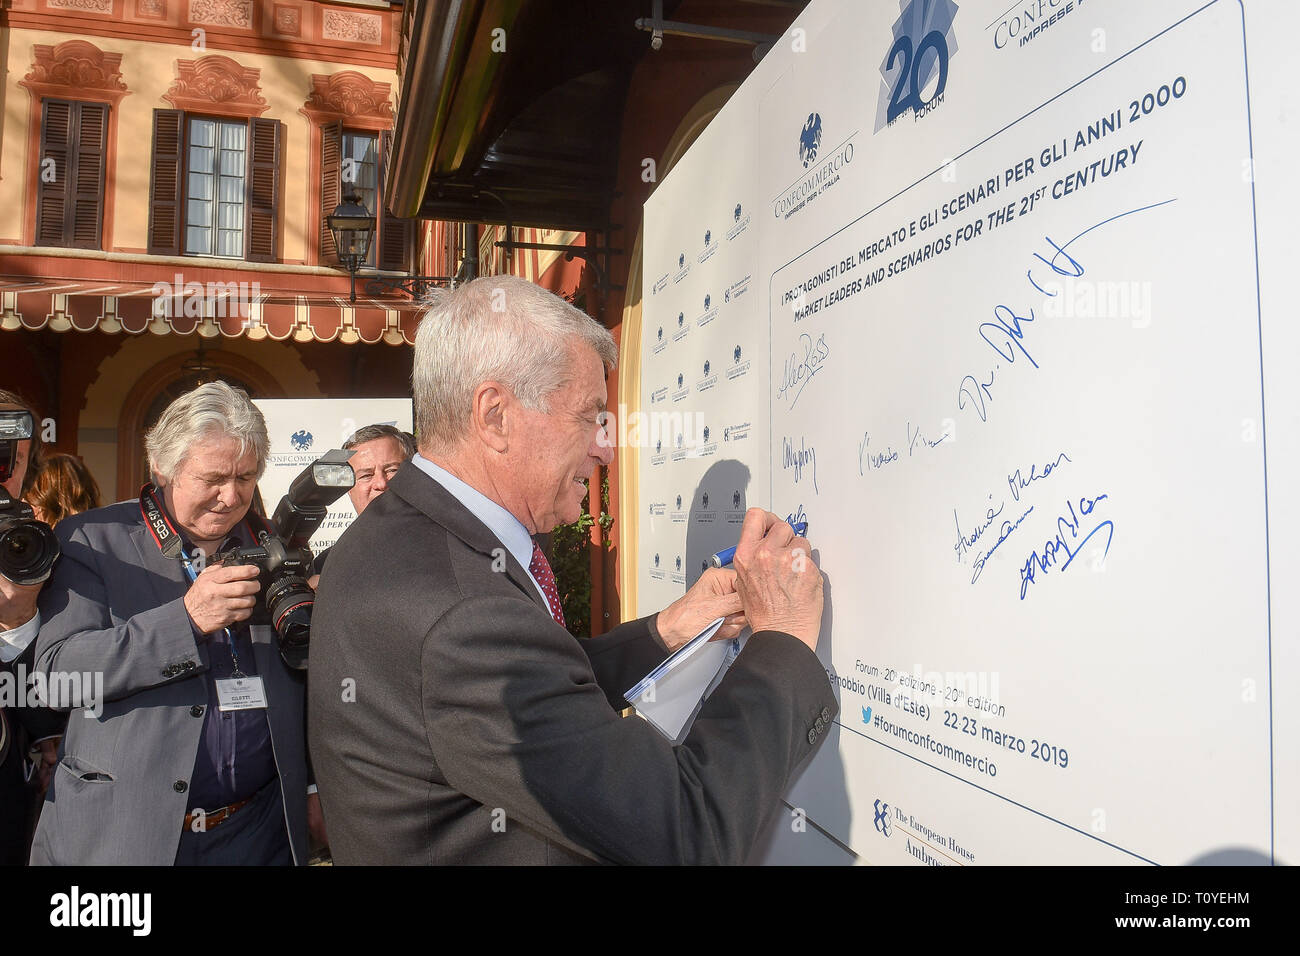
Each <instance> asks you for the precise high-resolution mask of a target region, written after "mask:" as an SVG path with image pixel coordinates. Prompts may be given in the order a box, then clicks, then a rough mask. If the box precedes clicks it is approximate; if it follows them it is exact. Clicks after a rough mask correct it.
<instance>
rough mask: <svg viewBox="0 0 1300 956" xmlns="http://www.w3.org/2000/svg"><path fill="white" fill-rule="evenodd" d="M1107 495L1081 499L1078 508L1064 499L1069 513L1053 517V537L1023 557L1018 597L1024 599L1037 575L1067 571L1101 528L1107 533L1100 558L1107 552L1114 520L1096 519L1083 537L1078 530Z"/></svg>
mask: <svg viewBox="0 0 1300 956" xmlns="http://www.w3.org/2000/svg"><path fill="white" fill-rule="evenodd" d="M1107 497H1109V496H1108V495H1098V496H1097V497H1096V498H1087V497H1084V498H1080V499H1079V506H1078V511H1076V510H1075V505H1074V501H1072V500H1071V501H1067V502H1066V504H1067V505H1068V506H1069V508H1068V512H1069V513H1068V515H1067V514H1064V513H1063V514H1061V515H1060V516H1059V517H1058V518H1057V519H1056V537H1054V538H1052V539H1051V540H1049V541H1047V542H1046V543H1045V544H1044V545H1043V547H1042V549H1041V550H1039V549H1035V550H1034V551H1031V552H1030V554H1029V557H1028V558H1026V559H1025V563H1024V565H1023V566H1022V567H1021V568H1020V600H1022V601H1023V600H1024V599H1025V595H1026V594H1027V593H1028V592H1029V586H1030V585H1031V584H1033V583H1034V581H1035V579H1036V578H1037V576H1038V575H1039V574H1046V573H1047V572H1048V570H1050V569H1051V568H1056V569H1057V570H1058V571H1064V570H1066V569H1067V568H1068V567H1069V566H1070V565H1071V564H1072V563H1074V559H1075V558H1076V557H1078V554H1079V552H1080V551H1081V550H1082V549H1083V546H1084V545H1085V544H1087V543H1088V541H1089V540H1091V539H1092V538H1093V536H1095V535H1097V534H1100V533H1101V532H1102V531H1103V530H1104V531H1105V532H1106V549H1105V550H1104V551H1103V552H1102V554H1101V557H1102V558H1103V559H1104V558H1105V557H1106V555H1107V554H1109V553H1110V543H1111V541H1112V540H1113V539H1114V537H1115V523H1114V522H1113V521H1110V520H1106V521H1101V522H1098V524H1097V525H1096V527H1094V528H1093V529H1092V530H1091V531H1089V532H1088V533H1087V534H1086V535H1084V536H1083V538H1082V539H1080V537H1079V532H1080V529H1081V528H1082V527H1083V524H1084V521H1083V519H1084V518H1087V517H1088V516H1089V515H1091V514H1092V512H1093V511H1094V510H1095V509H1096V508H1097V506H1098V505H1099V504H1100V503H1101V502H1103V501H1105V500H1106V498H1107ZM1067 535H1068V537H1067ZM1062 555H1064V556H1065V560H1064V561H1062V560H1061V556H1062Z"/></svg>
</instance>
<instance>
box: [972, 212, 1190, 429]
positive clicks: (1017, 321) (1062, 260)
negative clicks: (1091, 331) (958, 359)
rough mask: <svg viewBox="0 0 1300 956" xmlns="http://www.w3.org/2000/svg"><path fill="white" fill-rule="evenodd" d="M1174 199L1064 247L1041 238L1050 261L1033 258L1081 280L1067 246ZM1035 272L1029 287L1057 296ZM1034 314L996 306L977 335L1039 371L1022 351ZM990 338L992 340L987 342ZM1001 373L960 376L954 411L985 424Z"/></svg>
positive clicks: (1008, 358)
mask: <svg viewBox="0 0 1300 956" xmlns="http://www.w3.org/2000/svg"><path fill="white" fill-rule="evenodd" d="M1176 201H1177V200H1176V199H1165V200H1162V201H1160V202H1156V203H1150V204H1149V205H1146V206H1139V207H1138V208H1136V209H1130V210H1128V211H1127V212H1121V213H1119V214H1118V215H1114V216H1111V217H1109V218H1107V219H1103V220H1102V221H1101V222H1099V223H1096V224H1094V225H1091V226H1089V227H1088V228H1087V229H1085V230H1083V232H1081V233H1079V234H1078V235H1077V236H1075V237H1074V238H1073V239H1071V240H1070V241H1069V242H1067V243H1065V244H1063V245H1062V244H1060V243H1058V242H1056V240H1054V239H1053V238H1052V237H1051V236H1044V237H1043V239H1044V240H1045V241H1046V242H1047V244H1048V246H1050V247H1051V250H1050V251H1051V255H1050V258H1049V257H1048V256H1045V255H1043V254H1042V253H1039V252H1035V253H1033V257H1034V258H1035V259H1037V260H1038V261H1039V262H1041V263H1042V264H1043V265H1045V266H1047V268H1049V269H1051V270H1052V272H1053V273H1054V274H1056V275H1058V276H1068V277H1070V278H1075V279H1077V278H1079V277H1081V276H1082V275H1083V274H1084V272H1085V269H1084V267H1083V263H1082V262H1080V261H1079V259H1077V258H1075V256H1073V255H1071V254H1070V252H1069V251H1068V250H1069V248H1070V246H1072V245H1073V244H1074V243H1076V242H1078V241H1079V240H1080V239H1082V238H1083V237H1084V236H1086V235H1087V234H1088V233H1090V232H1092V231H1093V230H1094V229H1099V228H1101V227H1102V226H1104V225H1106V224H1107V223H1112V222H1115V221H1116V220H1117V219H1123V218H1124V217H1125V216H1132V215H1134V214H1136V213H1139V212H1146V211H1147V210H1148V209H1156V208H1158V207H1160V206H1164V205H1168V204H1169V203H1171V202H1176ZM1034 268H1035V267H1032V266H1031V267H1030V268H1029V269H1026V270H1025V278H1026V279H1028V280H1029V284H1030V285H1031V286H1033V287H1034V288H1035V289H1036V290H1038V292H1040V293H1041V294H1043V295H1046V296H1056V295H1058V294H1059V293H1058V292H1049V291H1048V290H1047V289H1045V288H1043V287H1042V286H1041V285H1039V284H1038V282H1037V280H1035V278H1034ZM1034 318H1035V316H1034V310H1033V309H1030V310H1029V315H1027V316H1024V315H1017V314H1016V313H1015V311H1014V310H1013V309H1012V308H1011V307H1010V306H1007V305H1001V304H1000V305H996V306H994V308H993V321H991V322H981V323H980V325H979V329H978V331H979V334H980V338H982V339H983V340H984V341H985V343H987V344H988V346H989V348H991V349H993V351H994V352H996V353H997V355H998V357H999V358H1000V359H1002V361H1004V362H1006V363H1007V364H1008V365H1011V364H1014V363H1015V360H1016V357H1017V355H1019V356H1021V357H1023V358H1025V359H1027V360H1028V361H1029V364H1030V365H1032V366H1033V367H1034V368H1038V367H1039V365H1038V362H1037V360H1036V359H1035V358H1034V357H1033V356H1032V355H1030V354H1029V350H1028V349H1027V348H1025V332H1026V329H1025V328H1024V326H1025V325H1027V324H1029V323H1032V322H1033V321H1034ZM990 334H992V336H993V337H992V338H990V337H989V336H990ZM1001 370H1002V362H995V363H994V366H993V368H991V369H989V370H988V371H987V372H985V373H982V374H977V373H969V374H967V375H964V376H962V379H961V381H960V382H959V383H958V384H957V410H958V411H962V410H964V409H965V408H967V407H968V406H969V407H970V408H971V409H973V410H974V412H975V414H976V415H978V416H979V419H980V421H982V422H986V421H988V406H989V403H990V402H992V401H993V383H994V381H995V380H996V378H997V373H998V372H999V371H1001Z"/></svg>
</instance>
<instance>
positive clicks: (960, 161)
mask: <svg viewBox="0 0 1300 956" xmlns="http://www.w3.org/2000/svg"><path fill="white" fill-rule="evenodd" d="M1297 27H1300V9H1297V8H1294V7H1292V6H1291V5H1289V4H1280V3H1267V2H1265V3H1258V2H1256V3H1245V4H1242V3H1238V2H1233V0H1217V2H1212V3H1208V4H1202V3H1195V2H1178V0H1169V2H1163V3H1142V4H1133V3H1127V2H1120V0H1088V2H1079V0H1073V2H1071V0H1060V2H1055V3H1052V2H1047V0H1044V2H1041V3H1040V2H1037V0H1035V2H1034V3H1032V4H1031V3H1022V4H1017V5H1015V6H1013V7H1011V8H1010V9H1008V8H1007V7H1006V4H1005V3H1002V2H975V0H966V2H951V0H929V2H926V0H902V2H901V3H898V2H883V0H881V2H861V3H858V2H835V0H816V2H814V3H813V4H812V5H811V6H810V7H809V9H808V10H807V11H806V12H805V14H804V15H803V16H802V17H801V18H800V20H799V21H797V22H796V24H795V26H794V27H793V28H792V30H791V32H790V33H789V34H787V36H786V37H785V38H784V39H783V41H782V43H781V44H778V46H777V47H775V48H774V49H773V51H772V52H771V53H770V54H769V55H768V57H767V58H766V59H765V60H764V61H763V63H762V64H760V65H759V67H758V68H757V69H756V70H755V72H754V75H753V76H752V77H751V78H750V80H749V81H747V82H746V84H745V85H744V86H743V87H742V89H741V90H740V91H739V93H738V94H737V96H736V97H735V98H733V100H732V101H731V102H730V103H729V104H728V106H727V107H726V109H724V110H723V112H722V113H721V114H720V115H719V116H718V117H717V119H716V120H715V121H714V123H713V124H712V125H711V126H710V128H709V129H708V130H707V131H706V132H705V134H704V135H703V136H702V138H701V140H700V141H699V142H698V143H697V144H696V145H695V146H694V147H693V148H692V149H691V151H690V152H689V153H688V154H687V156H686V157H685V159H684V160H683V161H682V162H681V164H679V166H678V167H677V169H675V170H674V171H673V173H672V174H671V175H670V176H669V177H668V179H667V180H666V181H665V182H664V183H663V184H662V186H661V187H660V188H659V190H658V191H657V192H656V193H655V195H654V197H653V198H652V200H651V201H650V203H648V204H647V207H646V270H645V271H646V275H647V279H646V282H647V285H648V287H647V288H646V290H645V295H644V302H645V312H644V315H645V328H644V334H645V341H644V343H643V355H644V356H645V359H644V367H643V371H642V381H643V383H644V394H643V396H642V401H641V408H642V410H643V411H645V412H650V413H652V414H653V413H659V416H660V417H659V426H658V430H659V431H660V432H665V433H666V434H664V435H663V436H662V437H658V438H656V439H655V440H653V441H651V444H652V445H654V444H655V442H656V441H662V447H659V448H652V453H651V454H649V455H643V458H642V462H643V463H642V473H641V475H640V486H641V489H642V491H641V497H642V504H641V511H642V515H643V518H644V519H645V521H646V522H647V523H646V524H645V526H644V528H645V530H644V531H643V533H642V535H641V544H640V553H639V554H638V556H637V558H638V574H639V582H638V588H639V591H638V593H639V595H640V602H641V605H642V606H641V608H640V610H641V611H642V612H643V613H644V612H649V611H652V610H655V609H657V608H658V607H660V606H662V605H663V604H664V603H665V602H666V601H667V600H669V599H671V598H672V597H674V596H675V595H676V594H679V593H681V590H682V588H683V587H685V586H687V585H688V584H689V582H690V581H691V580H693V579H694V577H695V576H697V575H698V573H699V569H700V565H701V562H702V560H703V559H704V558H706V557H707V555H708V554H709V553H711V552H712V551H715V550H718V549H719V548H721V547H725V546H727V545H729V544H734V543H735V538H736V534H737V531H738V521H739V517H740V515H741V514H743V510H744V507H745V506H747V505H754V504H758V505H762V506H765V507H769V508H771V509H772V510H774V511H776V512H778V513H780V514H782V515H787V514H789V515H792V516H799V517H802V518H803V519H806V520H807V521H808V522H809V536H810V538H811V539H812V541H813V543H814V545H815V546H816V548H817V549H818V556H819V559H820V563H821V566H822V568H823V570H824V571H825V573H826V578H827V584H828V589H827V596H828V600H827V614H826V620H825V626H824V628H823V637H822V643H821V647H820V649H819V656H820V657H821V659H822V661H823V663H824V665H825V667H826V670H827V674H828V678H829V679H830V680H831V681H832V682H833V683H834V684H835V685H836V688H837V693H838V695H839V699H840V706H841V712H840V715H839V718H838V720H837V722H836V728H835V731H834V733H832V734H831V735H830V738H829V739H828V740H827V742H826V744H825V746H824V747H823V748H822V750H821V751H820V752H819V754H818V755H817V756H816V757H815V758H814V759H813V760H812V761H811V762H810V764H809V765H808V766H807V768H806V769H805V771H804V773H803V775H802V777H801V779H800V780H799V782H798V783H797V784H796V785H795V787H794V788H793V790H792V792H791V793H790V794H789V795H788V798H787V799H788V808H787V809H786V810H785V811H784V812H783V815H782V817H781V818H780V819H778V820H777V821H776V824H775V827H776V828H777V831H779V832H774V833H773V835H772V838H771V840H770V844H769V852H770V853H771V855H772V857H773V858H776V859H781V860H801V859H806V860H818V861H827V862H836V861H845V862H848V861H857V862H873V863H902V862H911V863H919V864H931V865H969V864H1007V863H1043V862H1072V863H1099V864H1104V863H1133V864H1151V863H1160V864H1171V863H1172V864H1180V863H1189V862H1194V861H1198V860H1205V859H1215V860H1218V861H1221V862H1222V861H1233V862H1271V861H1276V862H1286V861H1294V859H1295V857H1296V855H1297V853H1296V851H1297V849H1300V841H1298V836H1300V834H1297V824H1298V823H1300V819H1297V818H1298V817H1300V813H1298V811H1297V807H1298V806H1300V800H1298V799H1297V796H1298V794H1297V776H1298V773H1300V770H1298V760H1297V756H1296V753H1297V751H1296V743H1297V736H1296V730H1297V726H1296V725H1297V717H1296V708H1295V705H1294V704H1293V703H1291V702H1289V701H1287V700H1285V699H1283V695H1282V694H1281V693H1280V691H1282V690H1283V689H1284V688H1285V687H1286V686H1288V684H1289V683H1290V682H1291V681H1292V680H1294V679H1295V678H1296V677H1297V676H1300V666H1297V644H1300V641H1298V640H1297V621H1298V620H1300V618H1298V616H1297V606H1296V603H1295V599H1294V597H1293V596H1292V591H1293V588H1291V585H1290V582H1293V581H1294V580H1296V577H1297V574H1298V573H1300V561H1298V560H1297V559H1296V558H1295V557H1294V555H1293V554H1292V553H1291V552H1292V549H1291V548H1290V547H1289V544H1288V542H1289V540H1290V538H1291V537H1292V536H1293V535H1294V534H1295V531H1296V521H1297V519H1298V516H1297V514H1296V509H1295V507H1294V506H1293V505H1291V504H1290V502H1289V501H1285V500H1281V499H1282V498H1283V497H1284V496H1283V495H1282V494H1280V493H1279V489H1285V488H1289V487H1294V486H1295V484H1296V482H1297V480H1298V479H1300V438H1298V437H1297V428H1296V425H1297V421H1296V419H1297V411H1296V409H1297V407H1300V394H1298V393H1297V386H1296V384H1295V382H1296V379H1297V375H1296V369H1295V362H1296V357H1297V355H1298V354H1300V351H1298V350H1297V346H1298V345H1300V334H1298V333H1297V332H1296V329H1295V327H1294V322H1293V317H1294V309H1293V308H1292V307H1291V306H1290V304H1289V301H1288V299H1289V293H1287V292H1286V287H1287V285H1288V284H1289V282H1288V280H1289V277H1290V269H1291V266H1290V264H1289V262H1287V261H1286V260H1287V259H1289V258H1290V256H1289V255H1288V254H1289V253H1290V252H1292V251H1293V250H1294V249H1295V248H1296V245H1297V241H1296V239H1295V236H1294V232H1293V231H1292V229H1291V226H1290V223H1289V222H1288V221H1287V220H1286V217H1285V216H1284V215H1282V214H1280V212H1279V210H1280V208H1281V207H1282V206H1283V204H1288V205H1289V207H1290V208H1294V197H1293V189H1292V188H1291V187H1290V185H1289V183H1288V181H1287V176H1288V175H1289V171H1288V169H1287V163H1288V158H1289V157H1290V156H1293V155H1295V150H1296V147H1297V146H1298V145H1300V133H1297V131H1296V129H1295V127H1294V124H1291V125H1290V126H1289V127H1288V126H1287V124H1286V119H1285V118H1286V115H1287V111H1288V109H1289V110H1290V111H1291V115H1294V106H1295V103H1294V97H1293V95H1292V94H1291V92H1290V87H1289V84H1290V82H1291V80H1290V77H1289V75H1287V74H1286V72H1285V70H1284V69H1283V65H1284V63H1285V58H1286V57H1287V56H1288V55H1289V53H1287V49H1288V43H1289V38H1291V37H1293V36H1294V35H1295V34H1296V28H1297ZM1248 51H1249V56H1248V55H1247V53H1248ZM742 222H743V223H744V224H745V226H744V228H741V229H739V232H738V233H737V234H735V235H733V234H732V230H733V229H736V228H737V227H740V225H741V223H742ZM706 233H707V234H708V235H709V237H710V238H708V239H706V238H705V236H706ZM710 242H711V243H712V244H713V245H714V246H716V251H710V248H711V246H710ZM737 282H743V284H744V292H743V294H741V295H740V296H736V295H735V294H734V289H735V283H737ZM728 291H732V295H731V296H730V297H728V295H727V293H728ZM706 297H707V299H706ZM719 300H721V301H719ZM711 308H715V309H716V315H715V316H713V317H712V318H710V313H709V310H710V309H711ZM661 330H662V332H661ZM706 362H707V365H706V364H705V363H706ZM742 366H743V367H744V368H745V369H746V371H744V372H737V371H735V370H738V369H740V368H741V367H742ZM664 413H667V414H668V416H671V415H679V417H680V425H678V424H675V423H674V422H673V421H672V419H671V417H665V416H664ZM706 426H707V427H708V429H709V432H708V434H707V436H706V435H705V434H704V432H703V429H704V427H706ZM737 430H739V433H740V434H739V436H738V435H737ZM679 436H680V441H679ZM678 496H680V498H679V497H678ZM804 819H806V821H807V824H809V825H808V826H807V827H806V830H800V829H799V826H798V825H799V823H800V821H802V820H804ZM792 825H793V829H792ZM786 831H790V832H786ZM805 832H806V834H807V837H806V839H805V838H801V837H800V834H801V833H805Z"/></svg>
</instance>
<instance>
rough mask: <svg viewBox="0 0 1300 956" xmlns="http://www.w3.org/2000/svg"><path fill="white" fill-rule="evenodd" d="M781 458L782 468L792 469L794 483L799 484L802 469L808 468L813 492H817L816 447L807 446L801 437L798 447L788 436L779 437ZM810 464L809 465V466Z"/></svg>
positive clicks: (802, 474)
mask: <svg viewBox="0 0 1300 956" xmlns="http://www.w3.org/2000/svg"><path fill="white" fill-rule="evenodd" d="M781 458H782V464H781V467H782V468H783V469H790V468H793V469H794V483H795V484H796V485H797V484H799V481H800V479H802V478H803V476H804V469H805V468H807V469H808V473H809V475H811V477H812V483H813V493H814V494H815V493H817V492H818V488H817V449H816V448H809V447H808V446H807V444H806V443H805V441H804V439H803V438H800V439H799V447H798V448H797V449H796V448H795V447H794V441H793V440H792V439H789V438H785V437H782V438H781ZM809 466H811V467H809Z"/></svg>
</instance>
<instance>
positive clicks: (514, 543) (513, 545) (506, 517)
mask: <svg viewBox="0 0 1300 956" xmlns="http://www.w3.org/2000/svg"><path fill="white" fill-rule="evenodd" d="M411 464H413V465H415V467H416V468H419V469H420V470H421V471H422V472H424V473H425V474H426V475H428V476H429V477H430V478H432V479H433V480H434V481H436V482H437V483H438V484H440V485H442V487H443V488H445V489H447V493H448V494H450V495H451V496H452V497H453V498H455V499H456V500H457V501H459V502H460V503H461V504H463V505H464V506H465V507H466V508H468V509H469V512H470V514H472V515H473V516H474V517H475V518H478V520H479V521H481V522H483V523H484V524H485V525H487V528H488V530H489V531H491V532H492V533H493V534H494V535H496V537H497V540H498V541H500V542H501V543H502V544H503V545H504V546H505V549H506V550H507V551H509V552H510V554H511V555H512V556H513V557H514V559H515V560H516V561H518V562H519V564H520V566H521V567H522V568H523V569H524V571H525V572H526V573H527V574H528V579H529V580H530V581H532V582H533V587H535V588H537V593H538V594H540V595H541V596H542V603H543V604H545V605H546V606H547V607H550V604H549V603H547V600H546V592H545V591H543V590H542V586H541V585H540V584H538V583H537V579H536V578H535V577H533V572H532V571H531V570H529V565H530V564H532V563H533V539H532V538H531V537H530V536H529V534H528V529H527V528H525V527H524V526H523V525H522V524H521V523H520V522H519V519H518V518H516V517H515V516H514V515H512V514H511V513H510V512H509V511H506V509H505V508H502V507H501V506H500V505H499V504H497V503H496V502H495V501H493V500H492V499H491V498H489V497H488V496H487V495H485V494H483V493H482V492H481V491H479V490H478V489H476V488H472V487H470V486H469V485H467V484H465V482H463V481H461V480H460V479H459V478H457V477H456V476H455V475H453V474H452V473H451V472H449V471H447V470H446V469H445V468H440V467H439V466H437V465H435V464H434V463H433V462H431V461H429V459H427V458H425V457H424V456H423V455H421V454H418V453H417V454H416V456H415V457H414V458H412V459H411Z"/></svg>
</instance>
